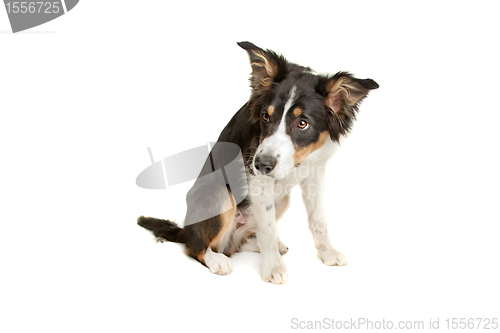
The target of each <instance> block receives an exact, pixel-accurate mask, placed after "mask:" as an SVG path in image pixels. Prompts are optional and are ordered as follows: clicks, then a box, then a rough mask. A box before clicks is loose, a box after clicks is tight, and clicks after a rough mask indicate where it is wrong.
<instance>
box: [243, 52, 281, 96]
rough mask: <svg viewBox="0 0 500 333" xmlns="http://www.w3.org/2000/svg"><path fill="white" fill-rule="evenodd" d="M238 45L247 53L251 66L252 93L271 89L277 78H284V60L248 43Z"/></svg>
mask: <svg viewBox="0 0 500 333" xmlns="http://www.w3.org/2000/svg"><path fill="white" fill-rule="evenodd" d="M238 45H239V46H240V47H241V48H242V49H244V50H245V51H247V53H248V56H249V58H250V65H251V66H252V76H251V77H250V86H251V87H252V89H253V90H254V91H259V90H263V89H267V88H269V87H271V84H272V83H273V82H275V80H277V79H278V78H279V77H282V76H284V74H285V73H284V71H286V65H285V64H286V60H285V59H284V58H283V57H282V56H280V55H277V54H276V53H275V52H273V51H271V50H263V49H261V48H260V47H258V46H255V45H254V44H252V43H250V42H239V43H238Z"/></svg>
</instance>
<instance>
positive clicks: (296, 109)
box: [293, 108, 302, 117]
mask: <svg viewBox="0 0 500 333" xmlns="http://www.w3.org/2000/svg"><path fill="white" fill-rule="evenodd" d="M301 114H302V109H301V108H295V109H294V110H293V115H294V116H295V117H298V116H300V115H301Z"/></svg>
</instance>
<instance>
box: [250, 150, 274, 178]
mask: <svg viewBox="0 0 500 333" xmlns="http://www.w3.org/2000/svg"><path fill="white" fill-rule="evenodd" d="M277 162H278V161H277V159H276V158H275V157H273V156H271V155H262V156H257V157H256V158H255V169H257V170H258V171H259V172H261V173H262V174H264V175H268V174H270V173H271V172H273V170H274V167H275V166H276V163H277Z"/></svg>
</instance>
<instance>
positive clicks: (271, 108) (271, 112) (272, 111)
mask: <svg viewBox="0 0 500 333" xmlns="http://www.w3.org/2000/svg"><path fill="white" fill-rule="evenodd" d="M267 113H268V114H269V115H270V116H272V115H273V113H274V106H272V105H269V107H268V108H267Z"/></svg>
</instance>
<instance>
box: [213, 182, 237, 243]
mask: <svg viewBox="0 0 500 333" xmlns="http://www.w3.org/2000/svg"><path fill="white" fill-rule="evenodd" d="M228 194H229V200H227V201H226V202H225V203H224V206H223V207H222V213H221V214H220V215H219V216H218V218H219V220H220V225H221V228H220V231H219V233H218V234H217V236H215V237H214V238H213V239H212V240H211V241H210V245H211V246H213V247H214V248H217V246H218V245H219V244H218V243H219V241H220V240H221V239H222V237H223V236H224V234H225V233H226V232H227V231H228V230H229V229H230V228H231V226H232V224H233V220H234V216H235V215H236V204H235V201H234V198H233V195H232V194H231V192H230V191H228Z"/></svg>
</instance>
